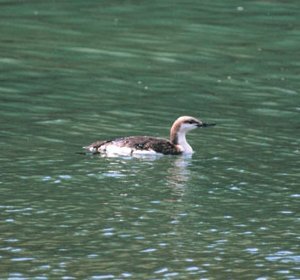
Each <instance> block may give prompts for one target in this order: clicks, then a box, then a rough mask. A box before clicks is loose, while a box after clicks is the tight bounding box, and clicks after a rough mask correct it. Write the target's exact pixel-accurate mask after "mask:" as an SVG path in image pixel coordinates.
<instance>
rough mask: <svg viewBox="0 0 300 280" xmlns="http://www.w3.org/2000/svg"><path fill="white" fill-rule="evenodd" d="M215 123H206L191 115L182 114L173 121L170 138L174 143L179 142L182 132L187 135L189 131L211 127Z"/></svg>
mask: <svg viewBox="0 0 300 280" xmlns="http://www.w3.org/2000/svg"><path fill="white" fill-rule="evenodd" d="M214 125H215V123H211V124H208V123H205V122H202V121H201V120H199V119H197V118H194V117H191V116H182V117H179V118H178V119H177V120H175V122H174V123H173V125H172V127H171V131H170V140H171V142H172V143H173V144H178V135H179V134H182V135H185V134H186V133H187V132H189V131H191V130H193V129H196V128H201V127H209V126H214Z"/></svg>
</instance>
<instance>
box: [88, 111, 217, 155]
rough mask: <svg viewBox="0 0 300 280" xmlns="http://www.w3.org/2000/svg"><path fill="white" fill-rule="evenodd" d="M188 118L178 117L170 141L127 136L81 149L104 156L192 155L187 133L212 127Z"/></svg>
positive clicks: (212, 124)
mask: <svg viewBox="0 0 300 280" xmlns="http://www.w3.org/2000/svg"><path fill="white" fill-rule="evenodd" d="M214 125H215V123H211V124H208V123H205V122H202V121H201V120H199V119H196V118H194V117H190V116H182V117H179V118H178V119H177V120H175V122H174V123H173V125H172V127H171V130H170V140H168V139H163V138H156V137H151V136H127V137H121V138H116V139H111V140H104V141H96V142H94V143H92V144H90V145H89V146H86V147H83V148H84V149H86V151H87V152H90V153H93V154H99V153H100V154H106V155H108V156H109V155H122V156H133V155H146V154H153V155H155V154H164V155H180V154H192V153H193V152H194V151H193V149H192V147H191V146H190V145H189V143H188V142H187V140H186V134H187V132H189V131H191V130H193V129H196V128H202V127H209V126H214Z"/></svg>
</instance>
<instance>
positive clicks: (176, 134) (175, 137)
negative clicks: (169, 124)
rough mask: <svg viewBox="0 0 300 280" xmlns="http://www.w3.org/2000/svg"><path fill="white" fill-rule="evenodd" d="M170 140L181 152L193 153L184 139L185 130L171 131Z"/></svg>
mask: <svg viewBox="0 0 300 280" xmlns="http://www.w3.org/2000/svg"><path fill="white" fill-rule="evenodd" d="M170 140H171V142H172V143H173V144H174V145H176V146H177V147H178V148H179V149H180V150H181V152H182V153H187V154H191V153H193V149H192V147H191V146H190V145H189V143H188V142H187V141H186V132H181V131H171V137H170Z"/></svg>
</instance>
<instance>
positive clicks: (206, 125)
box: [198, 123, 216, 127]
mask: <svg viewBox="0 0 300 280" xmlns="http://www.w3.org/2000/svg"><path fill="white" fill-rule="evenodd" d="M215 125H216V124H215V123H199V124H198V127H209V126H215Z"/></svg>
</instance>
